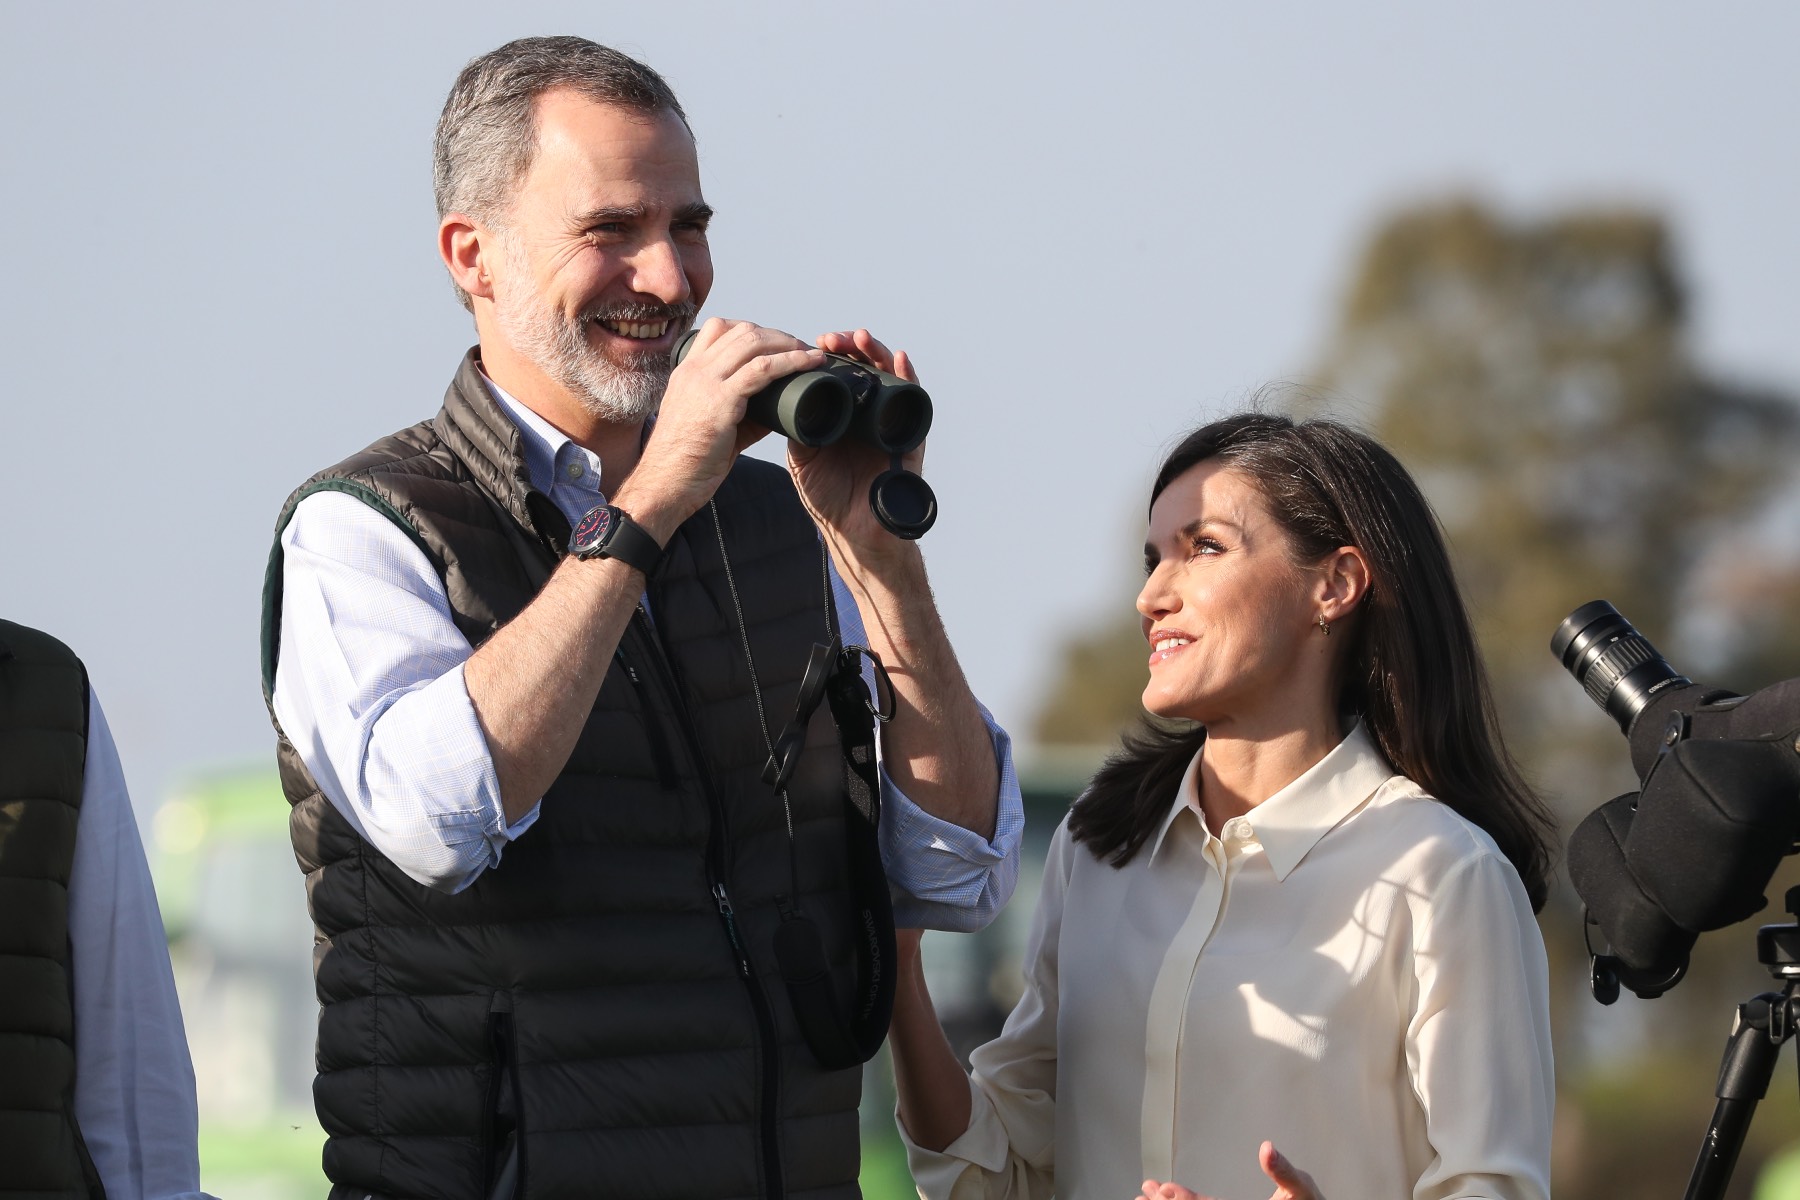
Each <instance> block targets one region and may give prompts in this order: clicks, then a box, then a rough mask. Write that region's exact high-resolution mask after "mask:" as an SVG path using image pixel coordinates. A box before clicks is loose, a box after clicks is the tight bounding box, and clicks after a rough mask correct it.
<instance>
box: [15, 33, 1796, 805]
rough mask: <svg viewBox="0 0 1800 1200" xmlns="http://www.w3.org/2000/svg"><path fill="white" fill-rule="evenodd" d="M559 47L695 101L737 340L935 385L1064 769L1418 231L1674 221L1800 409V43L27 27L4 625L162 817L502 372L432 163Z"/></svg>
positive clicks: (994, 664)
mask: <svg viewBox="0 0 1800 1200" xmlns="http://www.w3.org/2000/svg"><path fill="white" fill-rule="evenodd" d="M535 33H579V34H583V35H586V36H589V37H592V38H594V39H596V40H599V41H603V42H607V43H610V44H612V45H615V46H618V47H620V48H622V49H625V50H627V51H628V52H631V53H634V54H637V55H639V56H641V57H643V58H644V59H646V60H647V61H648V62H650V63H651V64H652V65H654V66H655V67H657V68H658V69H659V70H661V71H662V72H663V73H664V74H665V75H666V76H667V77H668V79H669V80H670V82H671V83H672V84H673V85H674V86H675V88H676V90H677V91H678V92H679V94H680V95H681V96H682V98H683V101H684V103H685V105H686V107H687V109H688V113H689V115H690V118H691V119H692V122H693V125H694V127H695V129H696V131H697V132H698V135H699V139H700V155H701V167H702V172H703V179H704V183H705V187H706V189H707V193H708V199H709V200H710V201H711V202H712V204H713V205H714V207H715V208H717V209H718V212H719V216H718V218H717V220H716V223H715V224H714V227H713V229H714V232H713V252H714V257H715V261H716V263H717V266H718V283H717V286H716V287H715V289H714V291H713V296H712V300H711V302H710V304H709V306H708V312H709V313H714V314H720V315H727V316H733V317H745V318H750V319H753V320H756V321H759V322H762V323H765V324H772V325H779V326H782V327H784V328H787V329H790V330H792V331H794V332H796V333H799V334H802V335H804V336H810V335H812V334H814V333H817V332H819V331H821V330H823V329H828V328H843V327H848V326H853V325H858V324H863V325H868V326H869V327H871V328H873V329H874V330H875V331H876V332H877V333H878V334H879V335H880V336H882V337H884V338H886V339H887V340H889V341H890V343H891V344H894V345H897V346H901V347H905V348H907V349H909V350H910V351H911V352H912V353H913V354H914V355H915V356H916V358H917V361H918V363H919V366H920V370H921V373H922V375H923V378H924V382H925V383H926V385H927V386H928V388H929V389H930V390H931V393H932V395H933V398H934V400H935V401H936V407H937V422H936V425H935V427H934V433H933V436H932V443H931V448H930V449H931V453H930V459H929V463H928V467H927V471H928V474H929V476H930V478H931V479H932V482H933V486H934V487H935V488H936V490H937V492H938V496H939V499H940V503H941V508H942V516H941V518H940V521H939V524H938V527H937V528H936V529H934V530H933V531H932V532H931V534H930V535H929V536H928V537H927V539H926V541H925V543H924V545H925V547H926V552H927V559H928V562H929V564H930V567H931V571H932V576H933V579H934V582H935V585H936V590H937V594H938V598H939V601H940V605H941V607H942V609H943V611H944V613H945V617H946V620H947V622H948V624H949V628H950V633H951V636H952V638H953V640H954V641H955V643H956V645H957V647H958V650H959V652H960V654H961V657H962V660H963V662H964V664H965V666H966V668H967V670H968V673H969V675H970V677H971V679H972V680H973V682H974V684H975V687H976V691H977V693H978V694H979V695H981V696H982V697H983V698H984V699H985V700H987V702H988V703H989V705H990V707H991V708H992V709H993V710H994V711H995V713H996V714H997V715H998V716H999V717H1000V718H1001V720H1002V721H1003V722H1005V723H1007V724H1009V725H1012V726H1014V727H1016V728H1018V729H1020V730H1021V731H1023V730H1024V728H1025V727H1026V726H1027V725H1028V724H1029V720H1030V717H1031V715H1032V713H1033V712H1034V709H1035V704H1036V697H1037V695H1038V694H1039V692H1040V691H1041V689H1042V688H1043V687H1044V686H1045V684H1046V682H1047V679H1048V676H1049V673H1050V672H1051V670H1052V669H1053V667H1054V665H1055V659H1056V650H1057V647H1058V644H1059V642H1060V641H1061V639H1062V638H1063V637H1065V636H1066V635H1067V633H1068V632H1069V631H1070V630H1071V629H1073V628H1078V627H1079V626H1081V625H1082V623H1084V622H1087V621H1091V620H1093V619H1095V618H1096V616H1097V615H1098V614H1100V613H1101V611H1102V610H1103V608H1104V606H1105V605H1107V604H1112V603H1117V602H1119V601H1120V598H1121V597H1124V596H1127V595H1129V593H1130V591H1131V590H1132V588H1133V587H1134V584H1133V583H1132V576H1133V572H1134V562H1135V561H1136V560H1137V558H1138V551H1137V546H1138V544H1139V541H1140V537H1141V531H1140V527H1139V525H1138V522H1139V520H1140V514H1141V512H1142V503H1143V491H1144V488H1145V486H1146V482H1147V479H1148V477H1149V474H1150V472H1151V471H1152V468H1153V465H1154V461H1155V459H1156V457H1157V454H1158V452H1159V451H1160V450H1161V449H1163V448H1164V447H1166V446H1167V445H1168V444H1169V443H1170V442H1171V441H1172V439H1173V438H1174V436H1175V435H1176V434H1177V433H1178V432H1180V431H1182V430H1183V429H1184V428H1186V427H1187V426H1189V425H1191V424H1194V423H1196V422H1197V421H1199V420H1201V419H1203V418H1206V417H1209V416H1213V415H1217V414H1219V413H1220V412H1223V411H1226V410H1228V409H1230V408H1232V407H1234V406H1235V405H1236V404H1237V403H1238V402H1240V401H1241V400H1242V399H1243V398H1244V397H1245V396H1246V395H1247V394H1248V393H1249V392H1250V391H1252V390H1253V389H1254V388H1255V387H1256V386H1257V385H1258V384H1260V383H1262V382H1264V381H1267V380H1270V379H1274V378H1282V377H1292V376H1294V375H1296V374H1298V373H1300V372H1302V371H1304V369H1305V368H1306V366H1307V364H1308V363H1309V361H1310V360H1311V359H1312V357H1313V356H1314V354H1315V352H1316V350H1317V348H1318V347H1319V346H1320V344H1321V343H1322V341H1323V339H1324V337H1325V335H1326V333H1327V331H1328V327H1329V321H1330V314H1331V312H1332V308H1333V305H1334V303H1335V300H1336V296H1337V294H1338V291H1339V290H1340V289H1341V287H1342V286H1343V285H1344V283H1345V281H1346V277H1347V274H1348V272H1349V270H1350V267H1351V264H1352V260H1353V256H1354V254H1355V252H1356V249H1357V247H1358V246H1359V244H1360V239H1361V238H1362V237H1363V235H1364V234H1365V233H1366V232H1367V231H1368V229H1369V228H1370V226H1371V224H1372V222H1374V221H1375V220H1376V219H1377V218H1378V216H1379V215H1380V214H1382V213H1384V212H1386V211H1387V210H1388V209H1389V208H1390V207H1391V206H1392V205H1393V204H1395V203H1398V202H1405V201H1410V200H1415V199H1418V198H1422V197H1434V196H1441V195H1444V194H1447V193H1451V192H1462V193H1467V194H1472V195H1475V196H1478V197H1481V198H1484V199H1486V200H1488V201H1490V202H1491V203H1493V204H1495V205H1497V206H1498V207H1500V208H1501V210H1502V211H1504V212H1506V213H1508V214H1511V215H1514V216H1517V217H1520V218H1531V217H1533V216H1536V215H1541V214H1543V213H1547V212H1550V211H1553V210H1555V209H1556V208H1558V207H1559V206H1562V205H1565V204H1567V203H1570V202H1591V201H1600V202H1608V203H1610V202H1621V201H1622V202H1630V203H1638V204H1645V205H1651V206H1655V207H1657V208H1659V209H1661V210H1663V211H1665V212H1666V213H1667V214H1668V215H1669V216H1670V218H1671V219H1672V220H1673V221H1674V223H1675V229H1676V234H1677V247H1678V252H1679V254H1680V259H1681V265H1682V267H1683V268H1684V270H1685V271H1686V273H1687V276H1688V278H1689V280H1690V281H1691V283H1692V284H1693V286H1694V293H1695V298H1696V301H1697V308H1696V328H1695V335H1696V343H1695V345H1696V350H1697V352H1698V354H1699V355H1700V357H1701V359H1702V361H1703V362H1704V363H1706V364H1707V365H1708V366H1709V367H1711V368H1713V369H1716V370H1719V371H1721V372H1723V373H1725V374H1728V375H1730V376H1733V377H1735V378H1740V379H1743V380H1746V381H1750V382H1757V383H1764V384H1770V385H1775V386H1779V387H1784V388H1788V389H1792V390H1800V337H1796V332H1797V331H1800V289H1797V288H1796V287H1795V278H1796V268H1797V267H1800V233H1797V232H1796V222H1797V220H1800V157H1797V156H1796V154H1795V150H1794V145H1795V124H1796V118H1797V117H1800V104H1797V100H1800V73H1797V72H1796V71H1795V69H1794V63H1793V48H1794V46H1795V45H1797V44H1800V8H1796V7H1795V6H1792V5H1788V4H1777V3H1767V4H1740V3H1721V4H1711V5H1705V6H1700V5H1682V6H1677V5H1672V4H1664V3H1642V2H1629V3H1627V2H1620V0H1607V2H1603V3H1589V4H1581V5H1571V4H1551V3H1542V2H1538V0H1532V2H1529V3H1527V2H1519V0H1515V2H1514V3H1510V4H1507V5H1504V6H1489V7H1487V8H1486V9H1477V8H1476V7H1475V6H1470V5H1448V4H1442V3H1416V2H1415V3H1381V4H1357V5H1351V4H1341V3H1324V2H1318V3H1307V4H1284V5H1273V4H1248V3H1240V4H1237V5H1234V6H1231V7H1224V6H1221V5H1217V4H1210V3H1200V2H1189V3H1179V4H1177V3H1145V4H1128V3H1121V4H1080V5H1074V4H1068V3H1059V2H1055V0H1042V2H1039V3H1031V4H1025V3H1019V4H984V3H976V2H973V0H970V2H965V3H944V4H929V5H924V4H921V5H908V4H902V3H889V4H884V5H880V6H877V5H874V4H860V3H843V4H834V5H824V4H810V3H782V2H780V0H770V2H767V3H761V4H753V5H730V6H727V5H724V4H718V5H713V4H694V3H688V4H683V3H675V2H672V0H659V2H658V3H654V4H644V3H639V4H634V5H622V4H595V3H591V2H590V3H582V4H574V3H568V4H557V3H528V2H516V3H509V4H505V5H500V4H488V5H475V4H471V3H466V2H462V0H439V2H436V3H430V4H423V3H419V4H414V3H391V4H376V3H367V2H364V3H356V4H309V3H298V4H242V3H232V4H226V3H215V4H173V3H171V4H158V5H135V4H134V5H126V4H123V3H93V4H82V5H57V4H40V3H28V2H26V0H0V56H3V58H4V62H5V64H6V66H5V70H4V71H3V72H0V113H4V114H5V116H4V119H3V120H0V164H3V167H0V169H3V170H4V176H3V177H0V178H3V179H4V185H5V186H4V188H3V189H0V230H4V236H5V237H6V240H7V248H6V254H5V259H6V267H5V270H6V274H7V277H8V279H9V280H10V281H11V282H10V286H9V287H7V288H6V289H5V290H4V293H0V329H3V330H4V350H5V354H6V372H5V382H6V386H7V391H8V395H7V398H6V402H5V406H4V410H3V411H4V413H5V417H4V424H3V425H0V462H3V463H4V465H3V466H0V614H4V615H7V616H9V617H11V618H13V619H15V620H20V621H24V622H26V623H28V624H34V625H39V626H41V627H44V628H46V629H48V630H50V631H52V632H54V633H56V634H58V635H59V636H61V637H62V638H64V639H65V640H66V641H68V642H70V643H71V644H72V645H74V646H75V647H76V648H77V650H78V651H79V652H80V653H81V654H82V655H83V656H84V657H85V658H86V660H87V662H88V665H89V669H90V671H91V674H92V677H93V680H94V682H95V684H96V686H97V688H98V689H99V692H100V695H101V697H102V699H103V701H104V702H105V704H106V708H107V711H108V714H109V716H110V718H111V723H112V727H113V729H114V731H115V732H116V734H117V736H118V739H119V742H120V744H121V749H122V752H123V753H124V756H125V763H126V769H127V773H128V776H129V777H130V780H131V782H132V785H133V789H134V791H135V792H136V794H137V800H138V803H139V806H140V810H142V809H143V808H145V807H147V806H149V805H150V804H152V803H154V801H155V800H156V799H157V798H158V796H159V795H160V794H161V793H162V791H163V790H164V789H165V788H166V787H167V786H168V785H169V784H170V783H172V782H173V781H174V780H175V779H177V778H179V777H180V776H181V775H182V774H184V773H186V772H190V771H193V770H197V769H202V768H205V767H207V766H211V765H227V764H235V763H242V762H245V761H256V760H258V759H261V760H262V761H268V758H267V756H268V753H269V748H270V742H271V737H270V733H269V728H268V722H267V718H266V715H265V713H264V711H263V707H262V702H261V699H260V696H259V692H258V684H257V650H256V643H257V624H258V594H259V589H260V586H261V581H262V571H263V565H264V562H265V560H266V556H267V551H268V546H269V540H270V532H271V529H272V524H273V521H274V518H275V514H276V512H277V510H278V509H279V507H280V505H281V501H282V499H283V498H284V497H285V496H286V495H287V493H288V492H289V491H290V490H291V489H292V488H293V487H294V486H295V485H296V484H297V483H299V482H300V481H301V480H302V479H303V478H305V477H306V476H307V475H308V474H310V473H311V472H313V471H314V470H316V469H318V468H320V467H323V466H326V465H328V464H330V463H332V462H335V461H336V460H338V459H339V458H341V457H343V456H345V455H346V454H348V453H350V452H351V451H354V450H356V449H359V448H361V447H362V446H364V445H365V444H367V443H368V442H370V441H372V440H373V439H374V438H376V437H378V436H380V435H382V434H384V433H387V432H390V431H391V430H393V429H397V428H399V427H401V426H404V425H408V424H411V423H412V422H414V421H416V420H419V419H420V418H423V417H426V416H429V415H431V414H432V413H434V412H435V411H436V409H437V405H438V402H439V399H440V398H441V395H442V392H443V388H444V386H445V384H446V383H448V381H449V379H450V375H451V373H452V371H453V369H454V367H455V365H456V361H457V357H458V355H459V354H460V353H461V351H462V349H463V348H464V347H465V346H466V345H467V343H468V342H469V341H471V340H472V330H471V326H470V323H469V319H468V317H467V315H466V314H465V313H464V312H463V310H462V309H461V308H460V307H458V306H457V304H456V303H455V301H454V300H453V299H452V297H451V293H450V289H449V284H448V283H447V282H446V280H445V278H444V276H443V273H442V271H441V269H440V268H439V266H438V264H437V260H436V257H435V253H434V250H433V236H434V218H433V213H432V205H431V194H430V178H429V177H430V161H429V141H430V136H431V129H432V124H433V122H434V120H435V119H436V114H437V110H438V107H439V105H440V104H441V103H442V100H443V96H444V93H445V92H446V91H447V89H448V88H449V85H450V82H451V80H452V79H453V77H454V76H455V74H456V72H457V70H458V69H459V68H460V67H461V66H462V64H463V63H464V62H465V61H466V60H468V59H469V58H471V57H473V56H474V55H476V54H479V53H481V52H482V51H485V50H488V49H490V48H492V47H493V46H495V45H498V44H499V43H501V42H503V41H506V40H508V39H510V38H512V37H517V36H522V35H526V34H535ZM1549 632H1550V631H1548V630H1546V631H1545V636H1546V637H1548V635H1549Z"/></svg>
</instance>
